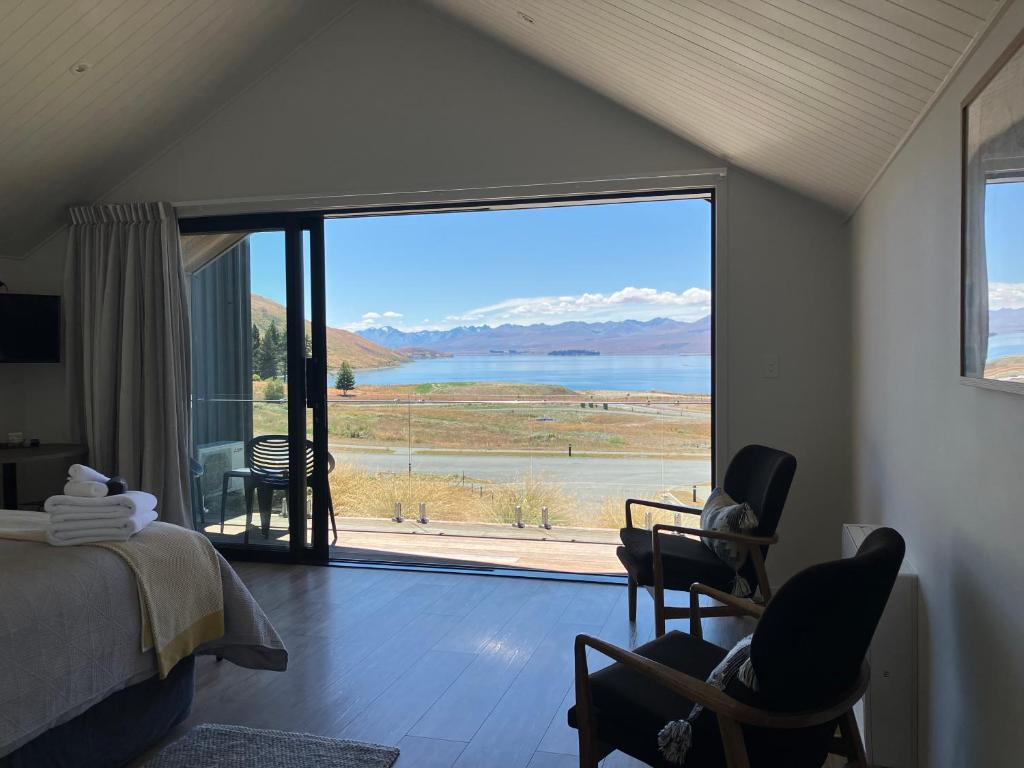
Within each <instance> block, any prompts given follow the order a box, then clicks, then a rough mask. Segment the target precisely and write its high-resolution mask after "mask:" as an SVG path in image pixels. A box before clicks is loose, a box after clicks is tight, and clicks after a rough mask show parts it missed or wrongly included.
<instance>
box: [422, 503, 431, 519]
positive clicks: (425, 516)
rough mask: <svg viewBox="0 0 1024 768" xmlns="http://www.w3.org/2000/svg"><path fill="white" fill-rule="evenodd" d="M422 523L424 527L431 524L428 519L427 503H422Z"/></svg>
mask: <svg viewBox="0 0 1024 768" xmlns="http://www.w3.org/2000/svg"><path fill="white" fill-rule="evenodd" d="M420 522H421V523H422V524H423V525H426V524H427V523H429V522H430V518H429V517H427V502H425V501H421V502H420Z"/></svg>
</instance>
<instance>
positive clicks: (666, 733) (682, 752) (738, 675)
mask: <svg viewBox="0 0 1024 768" xmlns="http://www.w3.org/2000/svg"><path fill="white" fill-rule="evenodd" d="M753 637H754V636H753V635H747V636H746V637H744V638H743V639H742V640H740V641H739V642H738V643H736V645H734V646H733V649H732V650H731V651H729V653H728V654H726V656H725V658H724V659H722V660H721V661H720V662H719V663H718V666H717V667H715V668H714V669H713V670H711V674H710V675H708V679H707V684H708V685H710V686H711V687H712V688H717V689H718V690H720V691H724V690H725V688H726V686H728V685H729V683H731V682H732V681H733V680H734V679H738V680H739V681H740V682H741V683H743V684H744V685H745V686H747V687H748V688H750V689H752V690H757V680H756V678H755V675H754V667H753V665H752V664H751V663H750V641H751V640H752V639H753ZM703 711H704V707H703V706H701V705H700V704H694V705H693V709H691V710H690V714H689V715H687V716H686V717H685V718H684V719H683V720H673V721H672V722H671V723H668V724H666V725H665V727H664V728H662V729H661V731H660V732H659V733H658V749H660V750H661V754H663V755H664V756H665V759H666V760H668V761H669V762H670V763H675V764H676V765H685V764H686V755H687V754H688V753H689V751H690V747H691V746H693V723H694V722H695V721H696V720H697V718H698V717H699V716H700V713H701V712H703Z"/></svg>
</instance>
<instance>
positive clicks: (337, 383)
mask: <svg viewBox="0 0 1024 768" xmlns="http://www.w3.org/2000/svg"><path fill="white" fill-rule="evenodd" d="M334 388H335V389H340V390H341V391H342V392H344V393H345V395H346V396H347V395H348V393H349V391H350V390H353V389H355V388H356V376H355V374H354V373H352V366H351V365H349V364H348V360H345V361H343V362H342V364H341V368H339V369H338V377H337V378H336V379H335V380H334Z"/></svg>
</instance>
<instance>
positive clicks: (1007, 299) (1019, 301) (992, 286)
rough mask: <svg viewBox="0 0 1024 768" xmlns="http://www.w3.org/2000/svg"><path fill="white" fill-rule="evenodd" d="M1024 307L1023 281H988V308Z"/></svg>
mask: <svg viewBox="0 0 1024 768" xmlns="http://www.w3.org/2000/svg"><path fill="white" fill-rule="evenodd" d="M1022 307H1024V283H989V284H988V308H989V309H1021V308H1022Z"/></svg>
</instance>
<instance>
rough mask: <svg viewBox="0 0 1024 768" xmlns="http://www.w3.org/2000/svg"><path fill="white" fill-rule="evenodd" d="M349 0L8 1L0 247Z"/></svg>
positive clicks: (26, 238)
mask: <svg viewBox="0 0 1024 768" xmlns="http://www.w3.org/2000/svg"><path fill="white" fill-rule="evenodd" d="M353 2H354V0H288V1H287V2H282V1H281V0H20V1H19V0H0V256H14V257H17V256H24V255H25V252H26V250H27V249H30V248H31V247H32V246H34V245H36V244H37V243H38V242H39V240H40V238H41V236H42V237H45V236H46V235H48V234H50V233H51V232H53V231H54V230H55V228H57V227H59V225H61V224H63V223H64V221H65V219H66V216H67V206H68V205H69V204H71V203H75V202H90V201H92V200H95V199H97V198H98V197H100V196H102V195H103V194H105V193H106V192H108V191H109V190H110V189H111V187H113V186H114V185H115V184H116V183H117V182H119V181H121V180H123V179H124V178H125V177H127V176H128V175H129V174H130V173H131V172H132V171H134V170H135V169H137V168H138V167H139V166H140V165H142V164H144V163H145V162H147V161H148V160H150V159H151V158H152V157H154V156H155V155H156V154H157V153H158V152H160V151H161V150H162V149H164V148H165V147H166V146H167V145H169V144H170V143H171V142H173V141H174V140H175V139H177V138H179V137H180V136H181V135H183V134H184V133H186V132H187V131H188V130H189V129H190V128H191V127H193V126H194V125H195V124H196V123H197V122H199V121H201V120H202V119H204V118H206V117H208V116H209V115H210V114H211V113H212V112H213V111H215V110H216V109H217V108H218V107H219V106H220V105H222V104H223V103H224V102H226V101H227V100H229V99H230V98H232V97H233V96H235V95H236V94H237V93H238V92H239V91H240V90H242V89H243V88H245V87H246V86H248V85H250V84H251V83H252V82H254V81H255V80H257V79H259V78H260V77H261V76H262V75H263V74H265V73H266V72H268V71H269V70H271V69H272V68H273V67H274V66H275V65H276V64H278V63H279V62H280V61H281V60H282V59H284V58H285V57H286V56H287V55H288V54H289V53H291V52H292V51H293V50H295V49H296V48H297V47H298V46H299V45H301V44H302V43H304V42H305V41H306V40H308V39H309V38H310V37H311V36H312V35H314V34H315V33H316V32H317V31H319V30H321V29H322V28H323V27H324V26H325V25H326V24H328V23H329V22H330V21H331V20H333V19H335V18H337V17H338V16H339V15H341V14H343V13H345V12H346V11H347V10H348V8H349V7H351V5H352V4H353ZM79 62H85V63H87V64H88V65H89V69H88V70H87V71H86V72H83V73H81V74H76V73H74V72H72V71H71V68H72V67H73V66H74V65H75V64H76V63H79Z"/></svg>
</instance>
